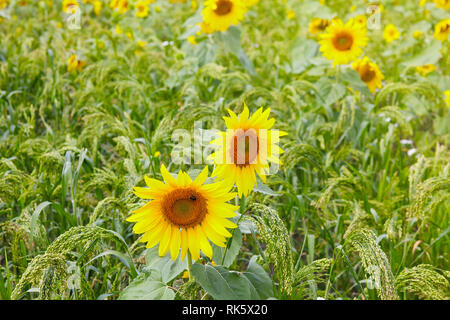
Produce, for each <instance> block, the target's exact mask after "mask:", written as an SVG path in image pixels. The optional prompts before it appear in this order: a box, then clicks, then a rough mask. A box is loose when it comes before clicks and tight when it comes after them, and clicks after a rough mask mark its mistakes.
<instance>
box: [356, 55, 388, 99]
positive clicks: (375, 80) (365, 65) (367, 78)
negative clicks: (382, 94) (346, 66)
mask: <svg viewBox="0 0 450 320" xmlns="http://www.w3.org/2000/svg"><path fill="white" fill-rule="evenodd" d="M352 68H353V69H355V70H356V71H357V72H358V73H359V76H360V78H361V80H362V81H363V82H364V83H365V84H366V85H367V86H368V87H369V90H370V92H372V93H374V92H375V91H376V89H377V88H381V81H382V80H383V79H384V76H383V74H382V73H381V71H380V68H379V67H378V65H377V64H376V63H374V62H372V61H370V59H369V58H368V57H364V58H363V59H358V60H356V61H355V62H354V63H352Z"/></svg>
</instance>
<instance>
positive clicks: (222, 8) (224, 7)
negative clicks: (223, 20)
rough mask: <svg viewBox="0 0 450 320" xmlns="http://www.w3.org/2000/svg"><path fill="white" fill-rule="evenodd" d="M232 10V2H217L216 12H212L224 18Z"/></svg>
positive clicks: (226, 0)
mask: <svg viewBox="0 0 450 320" xmlns="http://www.w3.org/2000/svg"><path fill="white" fill-rule="evenodd" d="M232 9H233V2H231V1H230V0H219V2H218V3H217V8H216V10H214V12H215V13H216V14H218V15H219V16H224V15H227V14H229V13H230V12H231V10H232Z"/></svg>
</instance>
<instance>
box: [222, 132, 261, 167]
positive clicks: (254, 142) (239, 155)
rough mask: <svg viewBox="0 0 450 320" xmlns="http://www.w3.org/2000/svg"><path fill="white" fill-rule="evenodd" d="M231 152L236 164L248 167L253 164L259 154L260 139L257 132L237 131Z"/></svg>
mask: <svg viewBox="0 0 450 320" xmlns="http://www.w3.org/2000/svg"><path fill="white" fill-rule="evenodd" d="M229 150H230V157H231V158H232V159H233V163H234V164H236V165H238V166H247V165H249V164H251V163H253V162H254V161H255V160H256V157H257V156H258V152H259V139H258V136H257V134H256V132H255V130H252V129H250V130H246V131H245V132H244V130H242V129H239V130H237V131H236V133H235V134H234V136H233V142H232V146H231V148H230V149H229Z"/></svg>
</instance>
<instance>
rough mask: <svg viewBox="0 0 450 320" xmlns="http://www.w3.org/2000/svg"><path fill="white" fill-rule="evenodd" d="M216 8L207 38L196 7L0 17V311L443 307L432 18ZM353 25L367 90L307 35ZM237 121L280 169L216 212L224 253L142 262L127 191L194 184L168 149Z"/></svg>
mask: <svg viewBox="0 0 450 320" xmlns="http://www.w3.org/2000/svg"><path fill="white" fill-rule="evenodd" d="M209 1H212V0H209ZM217 1H219V0H217ZM220 1H222V0H220ZM230 1H231V0H230ZM233 1H234V2H233V4H234V3H235V2H243V3H246V2H248V3H247V4H245V12H244V15H243V17H242V18H241V19H240V20H239V22H238V23H236V24H235V25H231V26H229V27H228V28H227V29H226V30H225V31H215V32H212V33H208V32H200V25H199V24H200V23H201V22H202V19H203V18H204V17H203V14H202V12H203V8H204V6H205V4H204V3H203V1H201V0H197V1H195V0H194V1H191V0H185V1H169V0H155V1H138V0H136V1H126V2H127V6H125V4H123V7H122V10H121V7H120V5H118V4H116V6H114V4H113V3H112V2H114V1H106V0H102V1H94V0H91V1H82V0H78V2H77V1H74V2H75V3H77V5H76V10H74V11H73V12H70V10H69V11H68V10H66V12H65V11H64V4H63V1H50V0H41V1H38V0H0V300H9V299H20V300H22V299H24V300H29V299H56V300H59V299H62V300H77V299H89V300H95V299H100V300H104V299H107V300H115V299H176V300H194V299H195V300H198V299H203V300H211V299H218V300H221V299H236V300H243V299H255V300H259V299H262V300H263V299H269V298H272V299H279V300H284V299H289V300H301V299H308V300H309V299H312V300H316V299H326V300H336V299H342V300H354V299H356V300H396V299H401V300H411V299H412V300H415V299H438V300H441V299H442V300H447V299H449V297H450V291H449V288H450V286H449V279H450V268H449V256H450V255H449V240H450V235H449V231H450V227H449V213H450V149H449V147H450V92H449V91H448V90H450V42H449V36H448V34H449V30H450V29H448V25H449V24H450V22H448V21H449V20H448V19H450V4H449V1H445V0H436V1H419V0H417V1H407V0H404V1H401V0H397V1H394V0H386V1H378V2H377V3H375V4H374V3H370V2H369V1H362V0H361V1H352V2H351V3H352V5H351V6H350V5H349V1H344V0H326V1H317V0H303V1H302V0H284V1H283V0H259V1H249V0H247V1H244V0H233ZM64 2H65V4H67V0H66V1H64ZM419 2H420V4H419ZM99 3H101V7H100V4H99ZM250 3H251V5H250ZM139 5H142V6H143V7H142V8H144V7H145V8H148V12H147V11H146V10H147V9H145V8H144V9H139ZM117 6H119V7H117ZM369 8H375V9H376V11H377V14H378V15H379V16H378V18H379V20H378V21H375V20H376V19H374V21H375V24H374V25H371V26H370V28H369V23H371V24H373V23H374V21H372V20H371V18H374V16H370V14H369V11H368V10H369ZM75 11H76V12H75ZM139 13H141V16H140V14H139ZM358 16H365V17H366V19H367V22H366V23H367V28H366V27H364V28H365V29H367V38H368V41H367V45H366V46H364V47H363V48H362V50H363V54H362V55H364V56H368V57H369V58H370V59H371V61H373V62H375V63H376V65H377V67H378V68H379V70H380V71H381V73H382V74H383V79H382V83H381V84H380V86H379V87H377V88H376V91H375V90H373V92H372V90H369V89H370V88H369V86H368V85H367V84H366V83H365V82H364V81H363V78H362V76H360V74H359V73H358V71H357V70H355V68H354V67H352V63H351V62H350V63H346V64H340V65H336V66H333V62H332V61H330V60H329V59H327V58H326V57H325V56H324V54H323V51H321V43H320V41H321V40H320V39H321V34H320V32H319V33H312V32H311V29H310V27H309V26H310V23H311V21H312V20H313V19H314V18H321V19H324V20H325V19H326V20H328V21H331V19H332V18H339V19H341V20H342V21H344V23H345V22H346V21H348V20H349V19H350V18H353V17H358ZM78 18H79V19H78ZM441 21H444V22H445V21H447V23H448V25H447V30H445V28H443V29H442V30H441V31H442V32H441V33H440V36H439V35H436V33H437V31H436V26H437V25H438V23H439V22H441ZM389 24H394V25H395V27H396V29H397V31H398V33H399V36H398V37H397V38H396V39H393V41H391V42H389V41H390V39H388V37H387V36H386V34H385V35H383V31H384V30H385V28H386V26H387V25H389ZM327 30H329V29H327ZM438 31H439V30H438ZM321 32H322V33H324V32H326V31H325V30H322V31H321ZM442 34H443V35H444V36H445V34H446V35H447V36H446V38H445V37H444V36H442ZM424 66H425V67H424ZM244 105H247V106H248V108H249V110H250V114H254V113H255V112H256V111H257V110H258V109H259V108H261V107H263V108H264V110H266V109H267V108H270V118H273V119H274V124H273V129H278V130H282V131H284V132H287V135H286V136H282V137H280V142H279V144H278V145H279V147H280V148H281V149H282V150H284V152H283V153H282V154H280V160H281V165H280V167H279V169H278V171H277V172H276V173H275V174H272V175H267V180H266V181H265V182H264V183H263V182H262V181H261V180H259V179H258V183H257V184H256V185H255V186H254V188H253V190H252V191H251V192H250V193H249V194H248V195H246V196H242V197H238V196H236V197H235V198H233V199H231V200H229V201H228V203H230V204H233V205H239V206H240V208H239V209H238V210H236V216H235V217H233V218H230V219H229V220H231V221H234V223H236V224H237V225H238V227H237V228H234V229H228V231H229V232H230V233H231V235H232V236H231V237H229V238H227V240H226V243H225V248H223V247H219V246H217V245H214V244H212V250H213V253H212V256H208V254H205V251H204V250H203V251H202V254H201V256H200V258H199V259H196V261H192V259H191V253H190V252H189V253H188V255H187V258H186V259H184V260H183V261H181V259H180V257H178V258H177V259H176V260H175V261H174V260H172V258H171V254H170V252H169V253H167V254H165V255H164V256H159V252H160V251H158V245H156V246H153V247H150V248H147V247H146V243H144V242H140V241H139V239H140V238H141V235H140V234H136V233H135V232H134V231H133V226H134V225H135V224H134V223H132V222H128V221H127V220H126V219H127V218H128V217H129V216H130V215H131V212H132V211H134V210H136V209H138V208H140V207H142V206H143V205H145V204H146V203H147V202H148V201H149V200H145V199H141V198H139V197H137V196H136V195H135V194H134V193H133V188H134V187H144V186H145V184H146V183H145V181H144V176H147V177H150V178H153V179H156V180H162V178H163V177H162V174H161V172H162V171H161V170H162V169H161V165H164V166H165V167H167V169H168V171H169V172H171V173H172V174H173V175H176V174H177V173H178V172H179V171H180V170H183V171H185V172H187V173H188V174H189V176H191V178H192V179H194V178H195V177H196V176H197V175H198V174H199V172H200V170H202V169H203V168H204V167H205V166H206V165H208V167H209V174H210V175H211V172H212V171H213V169H214V167H215V165H214V164H212V163H210V162H209V163H208V162H207V161H206V159H205V160H203V161H202V162H201V163H198V162H195V161H194V155H195V154H194V152H191V154H190V159H191V161H190V163H189V162H184V163H177V162H176V161H174V157H173V150H175V149H174V148H176V147H177V146H179V142H178V141H177V139H175V138H174V132H177V130H180V129H184V130H186V131H184V132H189V133H190V135H191V138H192V141H188V144H190V145H191V146H192V147H194V136H195V132H199V131H195V125H198V124H199V123H200V125H201V129H203V130H208V129H217V130H222V131H224V130H225V129H226V128H227V127H226V125H225V122H224V117H228V116H229V113H228V111H227V110H228V109H229V110H232V111H234V112H235V113H236V114H237V115H239V114H241V113H242V112H243V110H244ZM197 129H198V127H197ZM200 132H202V131H200ZM208 146H210V143H209V141H203V142H202V148H203V149H205V148H207V147H208ZM191 151H192V150H191ZM188 155H189V154H188ZM210 180H212V178H210ZM210 180H208V181H210ZM216 181H217V179H216ZM234 191H236V192H237V188H236V187H234ZM166 252H167V251H166ZM194 260H195V259H194Z"/></svg>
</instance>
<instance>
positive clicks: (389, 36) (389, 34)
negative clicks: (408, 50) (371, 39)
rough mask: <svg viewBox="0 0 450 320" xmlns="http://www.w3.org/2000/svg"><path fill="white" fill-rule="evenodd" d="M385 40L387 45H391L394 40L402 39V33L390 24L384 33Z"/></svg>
mask: <svg viewBox="0 0 450 320" xmlns="http://www.w3.org/2000/svg"><path fill="white" fill-rule="evenodd" d="M383 38H384V40H386V42H387V43H391V42H392V41H394V40H397V39H398V38H400V32H399V31H398V30H397V28H396V27H395V26H394V25H393V24H388V25H387V26H386V28H384V31H383Z"/></svg>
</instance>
